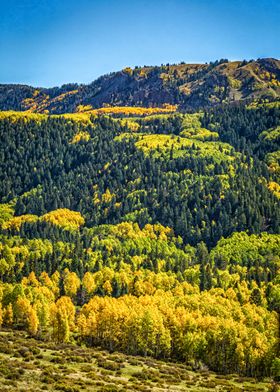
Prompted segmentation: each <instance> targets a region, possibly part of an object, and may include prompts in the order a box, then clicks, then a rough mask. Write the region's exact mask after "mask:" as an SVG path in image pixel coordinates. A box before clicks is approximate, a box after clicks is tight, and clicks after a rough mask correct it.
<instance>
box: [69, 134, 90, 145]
mask: <svg viewBox="0 0 280 392" xmlns="http://www.w3.org/2000/svg"><path fill="white" fill-rule="evenodd" d="M81 140H82V141H84V142H88V141H89V140H90V134H89V133H88V132H86V131H80V132H78V133H76V135H74V136H73V139H72V140H71V142H70V143H71V144H75V143H79V142H80V141H81Z"/></svg>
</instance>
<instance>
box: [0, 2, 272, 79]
mask: <svg viewBox="0 0 280 392" xmlns="http://www.w3.org/2000/svg"><path fill="white" fill-rule="evenodd" d="M0 12H1V14H0V83H24V84H31V85H34V86H42V87H43V86H45V87H48V86H55V85H61V84H63V83H68V82H79V83H88V82H91V81H92V80H94V79H95V78H96V77H98V76H100V75H102V74H104V73H108V72H112V71H116V70H119V69H122V68H124V67H125V66H131V67H133V66H135V65H139V66H140V65H160V64H162V63H164V64H165V63H177V62H181V61H185V62H190V63H193V62H202V63H205V62H209V61H211V60H216V59H220V58H228V59H230V60H233V59H241V60H242V59H251V58H259V57H274V58H279V57H280V23H279V20H280V0H192V1H191V0H147V1H146V0H139V1H137V0H130V1H128V0H0Z"/></svg>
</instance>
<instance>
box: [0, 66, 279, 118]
mask: <svg viewBox="0 0 280 392" xmlns="http://www.w3.org/2000/svg"><path fill="white" fill-rule="evenodd" d="M279 95H280V61H279V60H276V59H271V58H267V59H259V60H255V61H250V62H246V61H242V62H241V61H234V62H228V61H227V60H220V61H216V62H213V63H210V64H184V63H182V64H179V65H163V66H153V67H152V66H147V67H146V66H145V67H136V68H135V69H131V68H125V69H123V70H122V71H119V72H113V73H111V74H108V75H104V76H101V77H100V78H98V79H97V80H95V81H94V82H92V83H91V84H88V85H78V84H69V85H64V86H62V87H55V88H48V89H46V88H34V87H29V86H21V85H0V110H29V111H32V112H38V113H44V112H46V111H47V112H49V113H66V112H76V111H77V108H78V106H80V105H83V106H86V108H87V109H88V108H90V107H92V108H99V107H102V106H103V105H110V106H143V107H158V106H159V107H161V106H163V105H164V104H171V105H178V107H179V109H181V110H193V109H198V108H206V107H212V106H215V105H217V104H221V103H230V102H235V101H240V100H253V99H259V98H263V99H267V98H268V99H276V98H279ZM89 105H90V106H89Z"/></svg>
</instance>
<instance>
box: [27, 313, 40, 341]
mask: <svg viewBox="0 0 280 392" xmlns="http://www.w3.org/2000/svg"><path fill="white" fill-rule="evenodd" d="M27 328H28V332H29V333H30V334H31V335H36V333H37V332H38V328H39V319H38V316H37V313H36V310H35V309H34V308H33V307H31V309H30V311H29V314H28V318H27Z"/></svg>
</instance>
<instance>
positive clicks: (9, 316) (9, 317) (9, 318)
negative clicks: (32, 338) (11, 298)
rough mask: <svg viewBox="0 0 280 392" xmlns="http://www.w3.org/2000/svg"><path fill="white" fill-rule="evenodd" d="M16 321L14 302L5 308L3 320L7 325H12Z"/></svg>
mask: <svg viewBox="0 0 280 392" xmlns="http://www.w3.org/2000/svg"><path fill="white" fill-rule="evenodd" d="M13 321H14V312H13V307H12V304H11V303H10V304H9V305H8V306H7V307H6V308H4V310H3V322H4V324H5V325H6V326H11V325H12V324H13Z"/></svg>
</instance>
